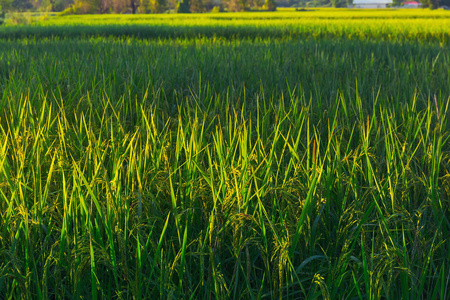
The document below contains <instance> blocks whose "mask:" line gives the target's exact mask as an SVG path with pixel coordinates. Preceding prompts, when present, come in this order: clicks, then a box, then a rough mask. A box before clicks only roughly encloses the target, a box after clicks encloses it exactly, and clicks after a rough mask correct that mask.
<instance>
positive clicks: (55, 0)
mask: <svg viewBox="0 0 450 300" xmlns="http://www.w3.org/2000/svg"><path fill="white" fill-rule="evenodd" d="M393 1H394V3H393V6H400V5H401V3H402V1H403V0H393ZM420 1H421V2H422V6H423V7H429V8H438V7H441V6H448V7H450V0H420ZM352 2H353V0H0V12H2V11H3V12H4V11H8V12H24V11H47V12H62V13H63V14H89V13H92V14H94V13H100V14H104V13H130V14H136V13H141V14H148V13H165V12H177V13H203V12H210V11H213V12H221V11H230V12H238V11H248V10H268V11H274V10H276V8H277V6H278V7H298V8H302V7H319V6H330V7H347V6H349V5H351V4H352ZM0 19H1V16H0Z"/></svg>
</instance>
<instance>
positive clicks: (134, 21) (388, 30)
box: [0, 9, 450, 45]
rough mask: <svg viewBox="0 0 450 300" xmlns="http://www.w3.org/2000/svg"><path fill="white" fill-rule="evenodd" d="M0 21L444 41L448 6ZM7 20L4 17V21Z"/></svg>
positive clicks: (84, 31) (106, 32)
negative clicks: (430, 8) (442, 8)
mask: <svg viewBox="0 0 450 300" xmlns="http://www.w3.org/2000/svg"><path fill="white" fill-rule="evenodd" d="M30 22H31V23H32V24H31V25H30V24H29V25H24V26H3V27H2V28H0V38H9V39H10V38H24V37H39V38H43V37H56V36H57V37H62V38H70V37H88V36H116V37H136V38H168V39H171V38H199V37H208V38H210V37H216V38H227V39H242V38H246V39H255V38H264V39H267V38H276V39H287V38H294V39H297V38H301V39H304V38H307V39H311V38H312V39H321V38H325V39H329V38H345V39H356V40H370V39H376V40H385V41H421V42H440V43H442V44H446V45H447V44H448V43H449V34H450V11H445V10H435V11H432V10H422V9H416V10H414V9H409V10H407V9H404V10H348V9H345V10H344V9H342V10H341V9H339V10H336V9H335V10H329V9H328V10H325V9H319V10H315V11H280V12H270V13H269V12H252V13H218V14H211V13H208V14H179V15H176V14H162V15H161V14H160V15H112V14H105V15H72V16H64V17H57V16H48V17H45V16H43V17H39V18H34V19H30ZM7 23H8V22H7Z"/></svg>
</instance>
